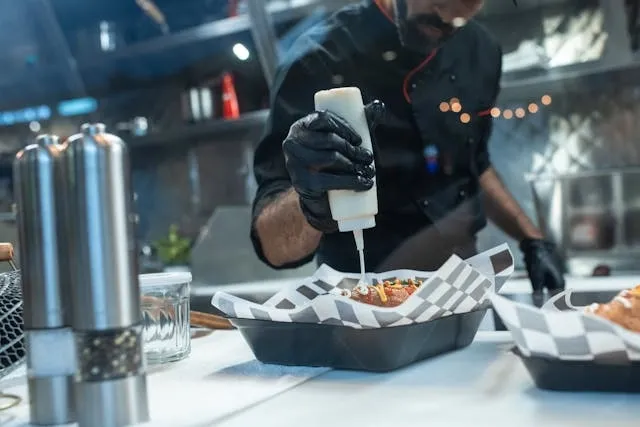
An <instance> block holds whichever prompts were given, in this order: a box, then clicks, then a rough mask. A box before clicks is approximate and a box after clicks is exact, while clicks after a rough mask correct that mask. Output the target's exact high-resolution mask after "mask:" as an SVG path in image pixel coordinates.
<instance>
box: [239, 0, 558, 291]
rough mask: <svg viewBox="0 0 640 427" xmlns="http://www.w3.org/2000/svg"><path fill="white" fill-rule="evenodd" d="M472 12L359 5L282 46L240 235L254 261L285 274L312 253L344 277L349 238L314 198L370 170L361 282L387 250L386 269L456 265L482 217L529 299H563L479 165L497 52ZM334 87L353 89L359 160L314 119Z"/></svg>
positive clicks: (389, 3)
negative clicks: (514, 258) (366, 142)
mask: <svg viewBox="0 0 640 427" xmlns="http://www.w3.org/2000/svg"><path fill="white" fill-rule="evenodd" d="M482 3H483V2H482V0H376V1H373V0H369V1H364V2H362V3H360V4H357V5H354V6H350V7H348V8H345V9H343V10H341V11H339V12H338V13H336V14H334V15H333V16H332V17H331V18H329V19H328V20H327V21H325V22H323V23H322V24H320V25H318V26H316V27H314V28H313V29H312V30H310V31H309V32H307V33H306V34H305V35H304V36H302V37H301V38H300V39H299V40H298V41H297V42H296V44H295V46H294V47H293V49H292V51H291V52H290V53H289V56H288V58H287V59H286V61H285V63H284V64H283V65H282V66H281V68H280V70H279V72H278V74H277V77H276V80H275V83H274V87H273V91H272V101H271V102H272V104H271V114H270V117H269V121H268V125H267V132H266V135H265V136H264V139H263V140H262V141H261V143H260V145H259V146H258V149H257V150H256V153H255V174H256V178H257V182H258V191H257V195H256V199H255V202H254V209H253V225H252V230H251V236H252V240H253V243H254V246H255V249H256V252H257V254H258V256H259V257H260V258H261V259H262V260H263V261H264V262H266V263H267V264H269V265H271V266H272V267H274V268H294V267H296V266H300V265H302V264H304V263H307V262H309V261H310V260H311V259H312V258H313V256H314V255H315V256H317V261H318V263H326V264H328V265H330V266H332V267H333V268H335V269H337V270H340V271H352V272H355V271H358V270H359V262H358V257H357V252H356V250H355V244H354V241H353V236H352V234H351V233H340V232H338V231H337V224H336V222H335V221H333V220H332V218H331V211H330V208H329V203H328V198H327V191H329V190H338V189H344V190H355V191H363V190H367V189H369V188H371V186H372V185H373V181H372V178H373V177H374V169H373V165H374V164H375V177H376V183H377V187H378V203H379V213H378V215H377V217H376V222H377V226H376V227H375V228H373V229H369V230H365V231H364V236H365V243H366V246H365V253H366V264H367V270H368V271H375V270H378V269H380V268H382V266H386V265H388V264H389V263H388V259H389V257H391V258H392V259H393V256H394V255H393V254H394V252H396V251H399V253H404V255H403V256H401V257H400V259H399V262H396V264H394V267H395V268H398V267H403V268H420V269H436V268H438V267H439V265H440V264H442V263H443V262H444V261H446V259H447V258H448V257H449V256H451V254H452V253H457V254H458V255H460V256H461V257H463V258H466V257H469V256H471V255H473V254H474V253H475V252H476V233H477V232H478V231H480V230H481V229H482V228H483V227H484V226H485V225H486V217H488V218H489V219H491V220H492V221H494V222H495V223H496V224H497V225H498V226H499V227H500V228H502V230H504V231H505V232H506V233H508V234H509V235H511V236H512V237H514V238H515V239H517V240H518V241H519V242H520V248H521V250H522V251H523V253H524V260H525V263H526V267H527V270H528V272H529V276H530V278H531V281H532V284H533V288H534V290H536V291H540V290H542V289H543V288H545V287H546V288H548V289H551V290H556V289H560V288H563V287H564V280H563V276H562V271H561V266H560V263H559V262H558V257H557V254H556V251H555V248H554V246H553V245H552V244H551V243H549V242H546V241H544V240H543V236H542V234H541V232H540V231H539V229H538V228H537V227H536V226H535V225H534V224H533V223H532V222H531V220H530V219H529V218H528V217H527V215H526V214H525V213H524V212H523V211H522V209H521V208H520V207H519V205H518V203H517V202H516V201H515V200H514V199H513V197H512V196H511V195H510V194H509V192H508V190H507V189H506V188H505V186H504V185H503V184H502V182H501V181H500V178H499V177H498V175H497V173H496V171H495V170H494V169H493V167H492V166H491V162H490V159H489V153H488V150H487V142H488V140H489V136H490V133H491V121H492V116H491V109H492V107H494V104H495V101H496V97H497V95H498V92H499V87H500V77H501V68H502V52H501V48H500V45H499V44H498V42H497V41H496V40H494V39H493V38H492V36H491V35H490V34H489V33H488V32H487V30H485V29H484V28H483V27H482V26H481V25H480V24H479V23H477V22H476V21H474V20H473V19H472V18H473V16H474V15H475V14H476V13H478V11H479V10H480V9H481V8H482ZM344 86H355V87H358V88H360V90H361V91H362V94H363V98H364V100H365V103H369V104H368V105H367V107H366V112H367V119H368V121H369V124H370V127H371V134H372V137H373V140H374V152H373V153H371V152H369V151H367V150H365V149H363V148H361V147H359V144H360V138H359V136H358V135H357V134H356V133H355V132H354V131H353V130H352V129H351V128H350V127H349V126H348V125H347V124H346V123H345V122H344V121H343V120H341V118H340V117H337V116H335V115H332V114H331V113H328V112H314V94H315V93H316V92H317V91H319V90H324V89H329V88H333V87H344ZM380 101H381V102H380ZM374 156H375V163H374V162H373V160H374ZM416 236H419V238H417V237H416ZM412 240H413V241H414V243H413V246H411V245H412V243H411V242H412ZM415 241H417V242H418V243H417V244H416V243H415ZM403 247H404V252H403V250H402V248H403ZM407 248H409V249H408V250H407ZM403 262H404V264H403ZM392 264H393V263H392ZM398 264H402V265H398ZM405 264H407V265H405ZM409 264H410V265H409Z"/></svg>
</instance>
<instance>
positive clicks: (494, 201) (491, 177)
mask: <svg viewBox="0 0 640 427" xmlns="http://www.w3.org/2000/svg"><path fill="white" fill-rule="evenodd" d="M480 187H481V188H482V190H483V193H484V208H485V211H486V213H487V217H488V218H489V219H490V220H491V221H493V223H494V224H496V225H497V226H498V227H500V228H501V229H502V231H504V232H505V233H507V234H508V235H509V236H511V237H513V238H514V239H516V240H518V241H522V240H524V239H527V238H529V239H540V238H542V233H541V232H540V230H539V229H538V227H536V226H535V224H534V223H533V222H532V221H531V219H529V217H528V216H527V214H526V213H525V212H524V211H523V210H522V208H521V207H520V205H519V204H518V202H517V201H516V200H515V199H514V198H513V196H512V195H511V193H509V190H508V189H507V187H505V185H504V184H503V183H502V181H501V180H500V177H499V176H498V174H497V172H496V171H495V170H494V169H493V168H489V169H487V170H486V171H485V172H484V173H483V174H482V175H481V176H480Z"/></svg>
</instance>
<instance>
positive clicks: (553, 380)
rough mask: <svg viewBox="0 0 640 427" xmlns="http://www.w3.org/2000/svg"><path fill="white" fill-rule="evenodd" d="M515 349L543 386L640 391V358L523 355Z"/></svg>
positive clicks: (584, 389)
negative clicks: (616, 361) (609, 360)
mask: <svg viewBox="0 0 640 427" xmlns="http://www.w3.org/2000/svg"><path fill="white" fill-rule="evenodd" d="M513 352H514V353H515V354H516V355H518V357H520V359H522V361H523V363H524V365H525V366H526V368H527V370H528V371H529V374H530V375H531V377H532V378H533V381H534V382H535V384H536V386H537V387H538V388H541V389H543V390H553V391H573V392H610V393H640V362H634V363H627V364H620V365H609V364H602V363H594V362H588V361H575V362H574V361H565V360H559V359H550V358H546V357H540V356H524V355H523V354H522V353H521V352H520V351H519V350H518V349H517V348H515V349H513Z"/></svg>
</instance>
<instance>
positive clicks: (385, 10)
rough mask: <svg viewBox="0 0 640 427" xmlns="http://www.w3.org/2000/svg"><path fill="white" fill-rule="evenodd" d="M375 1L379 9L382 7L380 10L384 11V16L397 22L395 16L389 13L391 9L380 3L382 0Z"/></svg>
mask: <svg viewBox="0 0 640 427" xmlns="http://www.w3.org/2000/svg"><path fill="white" fill-rule="evenodd" d="M374 3H375V4H376V6H378V9H380V12H382V14H383V15H384V16H386V17H387V19H388V20H389V21H391V22H393V23H394V24H395V22H394V20H393V16H391V15H390V14H389V11H388V10H387V9H385V8H384V6H383V5H382V4H380V0H375V1H374Z"/></svg>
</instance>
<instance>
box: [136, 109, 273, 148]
mask: <svg viewBox="0 0 640 427" xmlns="http://www.w3.org/2000/svg"><path fill="white" fill-rule="evenodd" d="M268 115H269V110H259V111H255V112H251V113H246V114H243V115H242V116H241V117H240V118H239V119H235V120H224V119H218V120H210V121H206V122H201V123H197V124H192V125H184V126H180V127H176V128H172V129H167V130H165V131H162V132H158V133H151V134H149V135H146V136H141V137H134V138H128V140H127V142H128V145H129V147H130V148H132V149H137V148H143V147H144V148H146V147H153V146H161V145H178V144H177V141H189V142H193V141H197V140H199V139H200V140H201V139H204V138H215V137H221V136H224V137H225V138H229V137H232V136H234V135H238V134H242V133H247V132H257V131H261V130H262V128H263V127H264V125H265V123H266V120H267V117H268ZM208 142H211V141H208Z"/></svg>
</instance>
